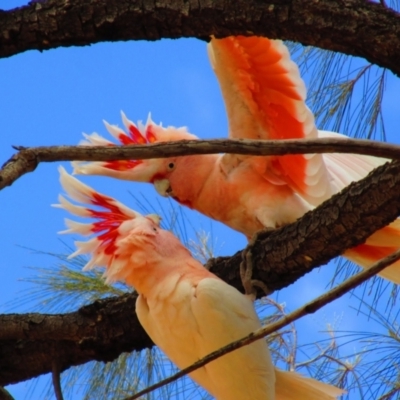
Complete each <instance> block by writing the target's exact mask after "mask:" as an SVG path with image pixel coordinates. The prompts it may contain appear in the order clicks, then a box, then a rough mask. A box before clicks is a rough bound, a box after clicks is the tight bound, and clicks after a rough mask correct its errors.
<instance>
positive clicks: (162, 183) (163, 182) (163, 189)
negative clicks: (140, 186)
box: [153, 179, 172, 197]
mask: <svg viewBox="0 0 400 400" xmlns="http://www.w3.org/2000/svg"><path fill="white" fill-rule="evenodd" d="M153 184H154V187H155V188H156V190H157V193H158V194H160V195H161V196H164V197H168V196H171V195H172V188H171V186H170V184H169V180H168V179H156V180H155V181H154V182H153Z"/></svg>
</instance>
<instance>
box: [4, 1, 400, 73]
mask: <svg viewBox="0 0 400 400" xmlns="http://www.w3.org/2000/svg"><path fill="white" fill-rule="evenodd" d="M239 34H244V35H249V34H251V35H263V36H268V37H270V38H278V39H288V40H292V41H296V42H300V43H303V44H305V45H312V46H317V47H320V48H323V49H327V50H333V51H339V52H342V53H345V54H349V55H353V56H359V57H363V58H365V59H367V60H369V61H370V62H372V63H374V64H377V65H380V66H381V67H384V68H388V69H390V70H391V71H393V73H395V74H397V75H399V74H400V40H399V37H400V17H399V14H398V13H396V12H395V11H393V10H391V9H389V8H387V7H385V6H384V5H382V4H381V3H375V2H372V1H365V0H337V1H332V0H319V1H309V0H238V1H231V0H173V1H171V0H157V1H149V0H85V1H83V0H47V1H46V2H42V1H35V2H32V3H30V5H28V6H25V7H20V8H17V9H15V10H12V11H0V57H8V56H12V55H14V54H17V53H20V52H23V51H26V50H33V49H35V50H40V51H42V50H45V49H51V48H56V47H59V46H84V45H89V44H91V43H97V42H100V41H119V40H132V39H134V40H142V39H145V40H158V39H161V38H179V37H197V38H208V37H209V36H210V35H215V36H219V37H222V36H228V35H239Z"/></svg>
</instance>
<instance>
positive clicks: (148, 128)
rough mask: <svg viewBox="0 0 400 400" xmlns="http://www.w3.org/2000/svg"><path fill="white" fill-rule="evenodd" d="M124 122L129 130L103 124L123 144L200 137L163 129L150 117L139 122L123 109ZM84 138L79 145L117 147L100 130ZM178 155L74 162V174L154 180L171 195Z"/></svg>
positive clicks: (177, 130) (142, 180) (162, 192)
mask: <svg viewBox="0 0 400 400" xmlns="http://www.w3.org/2000/svg"><path fill="white" fill-rule="evenodd" d="M121 115H122V121H123V123H124V125H125V128H126V132H127V133H126V132H125V131H124V130H122V129H121V128H119V127H118V126H116V125H110V124H108V123H107V122H106V121H104V124H105V126H106V128H107V130H108V132H109V133H110V134H111V135H112V136H113V137H114V138H115V139H116V140H117V141H118V142H119V144H120V145H123V146H124V145H130V144H136V145H146V144H151V143H161V142H171V141H176V140H197V139H198V138H197V137H196V136H194V135H192V134H190V133H189V132H188V131H187V130H186V128H185V127H182V128H174V127H168V128H163V127H162V126H161V125H157V124H155V123H154V122H153V121H152V120H151V118H150V117H149V118H148V120H147V123H146V125H143V124H142V123H141V122H139V123H138V125H136V124H134V123H133V122H132V121H130V120H129V119H128V118H127V117H126V116H125V114H124V113H123V112H122V113H121ZM84 136H85V139H86V140H85V141H82V142H81V143H80V144H82V145H86V146H115V143H113V142H111V141H109V140H107V139H104V138H103V137H101V136H100V135H98V134H97V133H93V134H92V135H86V134H84ZM178 160H179V157H174V158H153V159H148V160H116V161H105V162H88V163H84V162H74V163H73V166H74V174H83V175H106V176H110V177H113V178H118V179H124V180H131V181H138V182H150V183H153V184H154V185H155V187H156V189H157V191H158V192H159V193H160V194H162V195H164V196H165V195H168V189H169V181H168V178H169V176H170V174H172V173H173V172H174V171H175V169H176V167H177V164H178V163H179V161H178Z"/></svg>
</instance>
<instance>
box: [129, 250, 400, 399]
mask: <svg viewBox="0 0 400 400" xmlns="http://www.w3.org/2000/svg"><path fill="white" fill-rule="evenodd" d="M399 259H400V250H398V251H396V252H394V253H392V254H391V255H390V256H388V257H385V258H383V259H382V260H380V261H378V262H377V263H375V264H374V265H373V266H372V267H370V268H369V269H366V270H364V271H362V272H360V273H358V274H356V275H354V276H353V277H351V278H349V279H348V280H346V281H345V282H343V283H342V284H340V285H339V286H337V287H335V288H334V289H331V290H330V291H328V292H326V293H324V294H323V295H321V296H319V297H317V298H316V299H315V300H313V301H311V302H309V303H307V304H305V305H304V306H302V307H300V308H298V309H297V310H295V311H293V312H292V313H290V314H287V315H286V316H284V317H282V318H281V319H280V320H278V321H276V322H274V323H272V324H269V325H266V326H264V327H262V328H260V329H258V330H257V331H255V332H252V333H250V334H249V335H248V336H246V337H244V338H242V339H239V340H237V341H235V342H232V343H230V344H228V345H226V346H224V347H222V348H221V349H219V350H216V351H214V352H212V353H211V354H209V355H207V356H205V357H203V358H202V359H201V360H199V361H197V362H195V363H194V364H192V365H190V366H189V367H187V368H184V369H183V370H181V371H179V372H178V373H176V374H174V375H172V376H170V377H169V378H167V379H164V380H162V381H160V382H158V383H156V384H154V385H151V386H149V387H148V388H146V389H144V390H142V391H140V392H138V393H136V394H135V395H133V396H131V397H127V398H126V399H125V400H134V399H138V398H139V397H141V396H143V395H145V394H147V393H150V392H152V391H154V390H155V389H158V388H160V387H162V386H165V385H167V384H169V383H171V382H174V381H176V380H177V379H179V378H181V377H183V376H185V375H187V374H189V373H191V372H193V371H195V370H196V369H199V368H201V367H204V365H206V364H208V363H209V362H211V361H214V360H216V359H217V358H220V357H222V356H223V355H225V354H228V353H231V352H232V351H234V350H236V349H239V348H240V347H243V346H246V345H248V344H250V343H253V342H255V341H256V340H259V339H261V338H263V337H264V336H267V335H269V334H271V333H273V332H276V331H277V330H278V329H281V328H283V327H284V326H286V325H288V324H290V323H292V322H294V321H296V320H298V319H299V318H301V317H304V316H305V315H307V314H313V313H315V312H316V311H317V310H319V309H320V308H322V307H323V306H325V305H327V304H329V303H331V302H332V301H333V300H336V299H338V298H339V297H341V296H343V295H344V294H346V293H348V292H349V291H350V290H352V289H354V288H356V287H357V286H359V285H361V284H362V283H363V282H365V281H366V280H368V279H369V278H371V277H372V276H374V275H376V274H378V273H379V272H380V271H382V270H383V269H384V268H386V267H388V266H389V265H391V264H393V263H394V262H395V261H397V260H399Z"/></svg>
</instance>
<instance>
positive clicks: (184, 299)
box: [57, 168, 343, 400]
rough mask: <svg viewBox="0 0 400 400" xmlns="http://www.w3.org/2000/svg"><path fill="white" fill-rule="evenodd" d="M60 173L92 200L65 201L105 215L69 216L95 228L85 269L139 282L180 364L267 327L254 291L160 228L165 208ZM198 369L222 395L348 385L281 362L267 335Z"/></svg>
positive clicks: (159, 341)
mask: <svg viewBox="0 0 400 400" xmlns="http://www.w3.org/2000/svg"><path fill="white" fill-rule="evenodd" d="M60 174H61V183H62V185H63V187H64V189H65V191H66V192H67V193H68V195H69V197H70V198H71V199H73V200H75V201H77V202H80V203H83V204H84V205H83V206H79V205H75V204H73V203H71V202H70V201H69V200H67V199H65V198H64V197H63V196H60V197H59V201H60V204H58V205H57V206H59V207H61V208H64V209H66V210H68V211H70V212H71V213H72V214H74V215H77V216H80V217H90V218H94V219H96V220H97V221H96V222H92V223H88V224H84V223H78V222H74V221H70V220H67V221H66V224H67V226H68V228H69V229H68V230H67V231H65V233H79V234H82V235H84V236H87V235H91V234H94V235H95V236H94V237H93V238H91V239H90V240H88V241H87V242H76V245H77V248H78V250H77V251H76V252H75V253H73V254H72V255H71V257H73V256H76V255H78V254H82V253H89V254H90V256H91V258H90V261H89V262H88V263H87V264H86V266H85V267H84V269H85V270H88V269H91V268H93V267H95V266H102V267H105V268H106V270H105V273H104V275H105V277H106V280H107V282H114V281H117V280H122V281H125V282H126V283H127V284H129V285H131V286H133V287H134V288H135V289H136V290H137V292H138V293H139V297H138V299H137V301H136V313H137V315H138V318H139V321H140V323H141V324H142V326H143V328H144V329H145V330H146V332H147V333H148V334H149V336H150V337H151V339H152V340H153V341H154V343H155V344H156V345H157V346H159V347H160V348H161V349H162V350H163V351H164V352H165V353H166V354H167V355H168V357H169V358H170V359H171V360H172V361H173V362H174V363H175V364H176V365H177V366H178V367H180V368H184V367H187V366H189V365H191V364H192V363H194V362H195V361H197V360H199V359H200V358H202V357H204V356H206V355H207V354H209V353H211V352H212V351H214V350H217V349H219V348H220V347H222V346H224V345H226V344H228V343H230V342H232V341H234V340H237V339H240V338H242V337H244V336H246V335H247V334H249V333H250V332H253V331H254V330H256V329H258V328H260V326H261V325H260V322H259V320H258V318H257V315H256V313H255V311H254V308H253V304H252V301H251V299H250V298H249V297H248V296H246V295H243V294H241V293H240V292H239V291H238V290H236V289H235V288H234V287H232V286H230V285H228V284H226V283H225V282H223V281H222V280H221V279H219V278H217V277H216V276H215V275H214V274H212V273H211V272H209V271H208V270H207V269H205V268H204V267H203V266H202V265H201V264H200V263H199V262H198V261H197V260H195V259H194V258H193V257H192V256H191V254H190V252H189V251H188V250H187V249H186V248H185V247H184V246H183V245H182V243H181V242H180V241H179V240H178V239H177V238H176V237H175V236H174V235H173V234H172V233H171V232H169V231H166V230H164V229H161V228H160V226H159V222H160V218H159V217H158V216H156V215H154V214H152V215H147V216H142V215H141V214H139V213H138V212H136V211H133V210H131V209H129V208H128V207H126V206H124V205H123V204H121V203H119V202H118V201H116V200H114V199H112V198H110V197H108V196H105V195H103V194H100V193H97V192H96V191H94V190H93V189H91V188H90V187H88V186H86V185H84V184H83V183H81V182H79V181H78V180H76V179H75V178H73V177H72V176H71V175H69V174H67V172H66V171H65V170H64V169H63V168H60ZM94 207H97V208H100V210H96V209H94ZM96 235H97V236H96ZM190 376H191V377H192V378H193V379H194V380H195V381H196V382H197V383H199V384H200V385H201V386H203V387H204V388H205V389H206V390H207V391H208V392H209V393H210V394H211V395H213V396H214V397H215V398H216V399H220V400H246V399H248V400H273V399H276V400H300V399H307V400H324V399H327V400H328V399H336V398H337V396H340V395H341V394H342V393H343V391H342V390H340V389H337V388H336V387H333V386H330V385H327V384H324V383H321V382H318V381H316V380H314V379H310V378H304V377H302V376H301V375H298V374H296V373H293V372H285V371H280V370H278V369H274V366H273V364H272V361H271V356H270V353H269V350H268V347H267V344H266V341H265V340H258V341H256V342H254V343H252V344H250V345H248V346H245V347H242V348H240V349H238V350H236V351H234V352H232V353H229V354H227V355H225V356H223V357H221V358H219V359H217V360H215V361H213V362H211V363H209V364H207V365H205V366H204V367H202V368H200V369H198V370H196V371H194V372H192V373H191V374H190Z"/></svg>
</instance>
